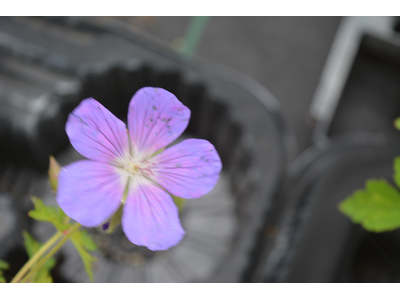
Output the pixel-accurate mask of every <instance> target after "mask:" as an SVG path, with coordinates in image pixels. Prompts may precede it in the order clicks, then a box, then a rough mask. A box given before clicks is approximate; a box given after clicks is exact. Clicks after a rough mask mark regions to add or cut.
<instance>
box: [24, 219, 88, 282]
mask: <svg viewBox="0 0 400 300" xmlns="http://www.w3.org/2000/svg"><path fill="white" fill-rule="evenodd" d="M79 227H81V224H79V223H75V224H74V225H73V226H72V227H71V229H70V230H69V231H68V233H67V234H65V235H64V237H63V238H62V239H61V240H60V241H59V242H58V244H57V245H55V246H54V248H53V249H51V250H50V251H49V252H48V253H47V254H46V255H45V256H44V257H43V258H42V259H41V260H40V261H39V262H38V263H37V264H36V266H34V267H33V268H32V269H31V270H30V271H29V273H28V274H27V275H26V276H25V277H24V278H23V279H22V280H21V283H24V282H27V281H28V280H29V278H30V277H31V276H32V275H33V274H35V272H37V271H38V270H39V269H40V268H41V267H42V266H43V265H44V264H45V263H46V261H48V260H49V259H50V258H51V257H52V256H53V255H54V254H55V253H56V252H57V251H58V250H59V249H60V248H61V246H62V245H64V243H65V242H66V241H68V239H69V238H70V237H71V235H73V234H74V233H75V232H76V231H77V230H78V229H79Z"/></svg>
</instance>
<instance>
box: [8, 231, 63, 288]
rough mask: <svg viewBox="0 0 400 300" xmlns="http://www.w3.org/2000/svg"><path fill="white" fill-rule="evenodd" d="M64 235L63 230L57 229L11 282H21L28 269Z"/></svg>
mask: <svg viewBox="0 0 400 300" xmlns="http://www.w3.org/2000/svg"><path fill="white" fill-rule="evenodd" d="M62 235H63V234H62V232H60V231H57V232H56V233H55V234H54V235H53V236H52V237H51V238H50V239H49V240H48V241H47V242H46V243H45V244H44V245H43V246H42V247H40V249H39V251H38V252H36V253H35V254H34V255H33V256H32V257H31V258H30V259H29V260H28V261H27V262H26V264H25V265H24V266H23V267H22V269H21V270H19V272H18V273H17V275H15V276H14V278H13V280H11V283H15V282H19V281H20V280H21V278H22V277H23V276H24V275H25V273H26V272H28V270H29V269H30V268H31V267H32V266H33V265H34V264H35V263H36V262H37V261H38V260H39V259H40V258H41V257H42V255H43V254H44V253H46V251H47V250H49V249H50V248H51V247H52V246H53V244H55V243H56V242H57V241H58V240H59V239H60V238H61V237H62Z"/></svg>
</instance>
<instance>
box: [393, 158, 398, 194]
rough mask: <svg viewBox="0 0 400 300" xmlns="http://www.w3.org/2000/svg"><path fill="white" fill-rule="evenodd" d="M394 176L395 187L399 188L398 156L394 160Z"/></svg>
mask: <svg viewBox="0 0 400 300" xmlns="http://www.w3.org/2000/svg"><path fill="white" fill-rule="evenodd" d="M393 167H394V174H393V179H394V182H395V183H396V185H397V187H398V188H400V156H398V157H396V158H395V159H394V165H393Z"/></svg>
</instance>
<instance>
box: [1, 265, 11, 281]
mask: <svg viewBox="0 0 400 300" xmlns="http://www.w3.org/2000/svg"><path fill="white" fill-rule="evenodd" d="M9 267H10V266H9V265H8V263H7V262H5V261H4V260H1V259H0V283H5V282H6V279H5V278H4V276H3V270H8V268H9Z"/></svg>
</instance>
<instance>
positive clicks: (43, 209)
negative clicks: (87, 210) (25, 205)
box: [28, 196, 71, 231]
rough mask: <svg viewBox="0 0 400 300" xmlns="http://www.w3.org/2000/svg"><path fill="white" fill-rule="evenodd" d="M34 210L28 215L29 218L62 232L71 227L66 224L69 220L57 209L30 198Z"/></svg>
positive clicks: (35, 198)
mask: <svg viewBox="0 0 400 300" xmlns="http://www.w3.org/2000/svg"><path fill="white" fill-rule="evenodd" d="M31 199H32V202H33V205H34V206H35V209H34V210H31V211H30V212H29V213H28V214H29V216H30V217H31V218H33V219H35V220H38V221H44V222H50V223H52V224H53V225H54V226H55V227H56V228H57V229H58V230H60V231H64V230H67V229H68V228H70V227H71V224H68V220H69V218H68V217H67V215H66V214H65V213H64V212H63V211H62V209H61V208H59V207H54V206H50V205H45V204H44V203H43V201H42V200H40V199H39V198H37V197H33V196H32V197H31Z"/></svg>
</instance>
